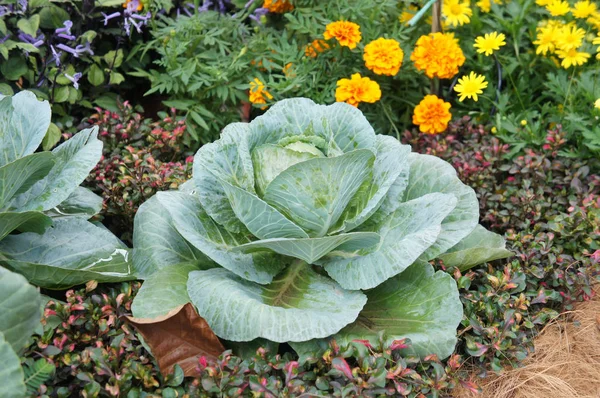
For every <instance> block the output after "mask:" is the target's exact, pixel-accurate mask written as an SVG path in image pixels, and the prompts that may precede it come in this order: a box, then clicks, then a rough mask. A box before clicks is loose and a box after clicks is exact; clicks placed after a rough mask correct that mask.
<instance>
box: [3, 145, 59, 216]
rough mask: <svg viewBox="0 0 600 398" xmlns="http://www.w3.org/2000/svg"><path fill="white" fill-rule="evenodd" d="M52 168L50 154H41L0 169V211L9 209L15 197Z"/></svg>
mask: <svg viewBox="0 0 600 398" xmlns="http://www.w3.org/2000/svg"><path fill="white" fill-rule="evenodd" d="M52 166H54V157H53V156H52V153H49V152H45V153H44V152H43V153H34V154H32V155H28V156H25V157H23V158H20V159H17V160H15V161H13V162H11V163H8V164H5V165H4V166H2V167H0V210H3V209H7V208H9V207H10V204H11V200H12V199H13V197H14V196H15V195H18V194H20V193H23V192H25V191H27V190H28V189H29V188H31V186H32V185H33V184H35V183H36V182H38V181H39V180H41V179H42V178H44V177H45V176H46V175H48V173H49V172H50V170H51V169H52ZM19 210H20V209H19Z"/></svg>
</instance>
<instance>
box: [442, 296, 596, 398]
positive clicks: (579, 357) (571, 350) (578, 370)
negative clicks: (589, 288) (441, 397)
mask: <svg viewBox="0 0 600 398" xmlns="http://www.w3.org/2000/svg"><path fill="white" fill-rule="evenodd" d="M595 291H596V296H595V297H594V299H593V300H591V301H588V302H583V303H579V304H578V305H576V306H575V309H574V310H573V311H569V312H566V313H564V314H562V315H561V316H560V317H559V318H557V319H556V320H554V321H553V322H551V323H549V324H548V325H547V326H546V327H545V328H544V329H543V330H542V331H541V333H540V334H539V336H538V337H536V339H535V353H534V354H532V355H531V356H530V357H528V358H527V359H526V360H525V361H524V363H523V366H522V367H520V368H517V369H511V370H507V371H506V372H504V373H502V374H500V375H497V376H492V377H490V378H486V379H477V378H476V377H475V376H474V377H473V381H474V382H476V383H477V384H479V386H480V387H481V388H482V390H483V393H482V394H477V395H475V394H473V393H472V392H470V391H468V390H466V389H457V390H456V391H455V393H454V397H456V398H471V397H480V398H549V397H550V398H598V397H600V286H596V289H595Z"/></svg>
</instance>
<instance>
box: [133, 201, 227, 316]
mask: <svg viewBox="0 0 600 398" xmlns="http://www.w3.org/2000/svg"><path fill="white" fill-rule="evenodd" d="M133 247H134V249H133V258H132V262H133V269H134V273H135V275H136V276H137V277H138V278H141V279H146V278H148V277H149V276H150V275H152V274H153V273H154V272H156V271H158V270H160V269H162V268H168V267H171V266H173V265H176V264H181V263H187V264H193V265H195V266H196V267H197V268H198V269H209V268H212V267H215V266H217V265H216V264H215V263H214V262H213V261H212V260H211V259H209V258H208V257H206V255H205V254H204V253H202V252H201V251H200V250H198V249H196V247H194V245H192V244H191V243H189V242H188V241H186V240H185V239H184V238H183V236H181V234H180V233H179V232H177V229H176V228H175V225H174V224H173V219H172V218H171V216H170V214H169V212H168V211H167V209H165V208H164V207H163V205H161V204H160V202H159V201H158V197H157V196H156V195H155V196H153V197H151V198H150V199H149V200H147V201H146V202H144V203H143V204H142V205H141V206H140V208H139V209H138V211H137V214H136V215H135V219H134V228H133ZM136 316H137V315H136Z"/></svg>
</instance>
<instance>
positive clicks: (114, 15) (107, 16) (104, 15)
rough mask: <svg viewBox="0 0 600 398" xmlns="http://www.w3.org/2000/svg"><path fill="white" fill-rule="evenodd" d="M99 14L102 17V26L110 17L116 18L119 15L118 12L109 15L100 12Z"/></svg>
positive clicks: (106, 23)
mask: <svg viewBox="0 0 600 398" xmlns="http://www.w3.org/2000/svg"><path fill="white" fill-rule="evenodd" d="M101 14H102V16H103V17H104V26H106V25H108V21H110V20H111V19H113V18H116V17H118V16H120V15H121V13H120V12H113V13H112V14H110V15H106V14H105V13H103V12H101Z"/></svg>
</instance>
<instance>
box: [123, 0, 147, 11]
mask: <svg viewBox="0 0 600 398" xmlns="http://www.w3.org/2000/svg"><path fill="white" fill-rule="evenodd" d="M130 3H133V4H131V7H132V8H134V9H133V11H142V10H143V9H144V5H143V4H142V2H141V0H126V1H125V3H123V8H127V7H128V6H129V4H130Z"/></svg>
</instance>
